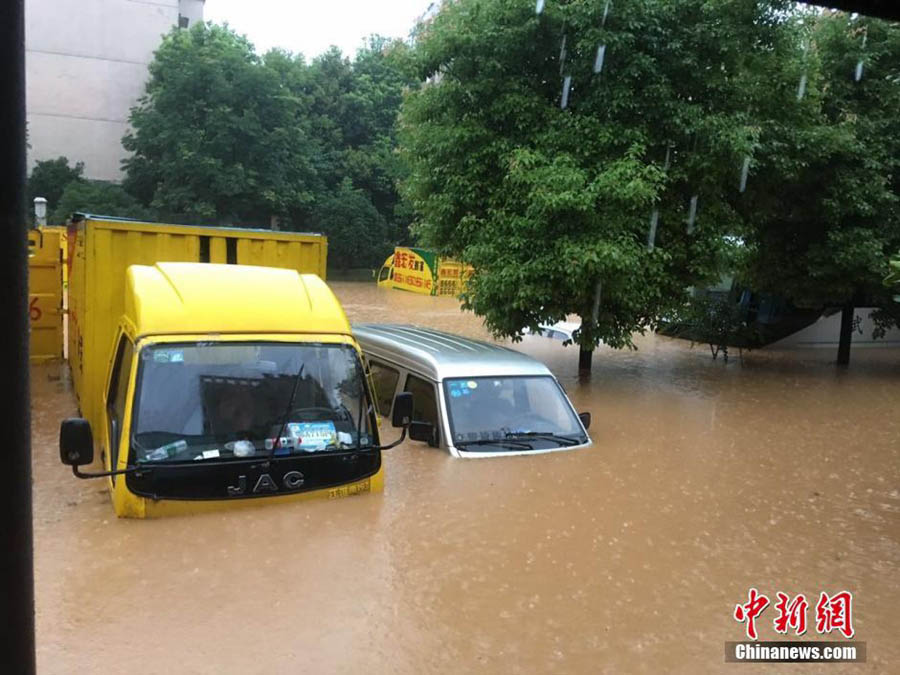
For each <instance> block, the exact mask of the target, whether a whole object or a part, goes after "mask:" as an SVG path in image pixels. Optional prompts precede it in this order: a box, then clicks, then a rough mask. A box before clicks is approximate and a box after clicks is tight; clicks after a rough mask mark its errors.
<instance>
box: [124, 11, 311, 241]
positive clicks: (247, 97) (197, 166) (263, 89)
mask: <svg viewBox="0 0 900 675" xmlns="http://www.w3.org/2000/svg"><path fill="white" fill-rule="evenodd" d="M270 60H271V64H270V63H269V61H270ZM290 60H291V59H290V57H289V56H286V55H284V54H283V53H280V52H272V53H271V54H270V55H267V57H266V58H264V59H261V58H260V57H258V56H257V55H256V54H255V52H254V51H253V46H252V45H251V44H250V43H249V42H248V41H247V40H246V39H245V38H243V37H241V36H239V35H237V34H236V33H234V32H233V31H231V30H230V29H228V28H227V27H221V26H215V25H212V24H202V23H201V24H196V25H195V26H194V27H192V28H191V29H190V30H186V31H185V30H178V29H174V30H173V31H172V32H171V33H169V35H167V36H166V37H165V38H164V40H163V42H162V45H161V46H160V47H159V49H158V50H157V52H156V55H155V57H154V60H153V63H151V65H150V79H149V81H148V83H147V90H146V94H145V95H144V96H143V97H142V99H141V101H140V103H139V105H138V106H136V107H135V108H134V109H133V110H132V113H131V118H130V120H131V125H132V127H133V131H132V132H131V133H129V134H128V135H127V136H125V138H124V139H123V145H124V146H125V148H126V149H127V150H129V151H131V152H132V153H133V155H132V156H131V157H130V158H129V159H127V160H125V163H124V164H125V169H126V171H127V179H126V183H125V184H126V187H127V188H128V189H129V191H131V192H132V193H133V194H135V195H137V196H138V198H139V199H140V200H141V201H142V202H144V203H147V204H150V205H151V206H152V207H153V208H154V209H156V210H157V211H159V212H160V214H161V215H163V217H166V218H172V219H183V220H190V221H197V222H214V223H217V224H235V225H252V226H257V227H260V226H263V227H266V226H268V224H269V222H270V219H271V217H273V216H276V217H279V218H282V219H286V220H290V219H291V217H292V216H293V215H294V214H295V213H296V211H297V210H298V209H301V208H303V207H304V206H306V205H308V204H310V203H311V202H312V201H313V196H312V193H311V192H310V187H311V186H312V184H313V183H314V181H315V171H314V168H313V159H312V158H313V156H314V154H315V152H316V143H315V142H314V139H313V138H311V137H310V135H309V134H308V133H307V126H308V125H307V122H306V106H305V105H304V101H303V100H302V99H301V98H298V97H297V95H296V94H295V92H293V91H292V90H291V88H290V87H289V86H288V84H289V81H288V80H289V77H290V69H289V68H286V67H285V66H286V61H288V62H289V61H290Z"/></svg>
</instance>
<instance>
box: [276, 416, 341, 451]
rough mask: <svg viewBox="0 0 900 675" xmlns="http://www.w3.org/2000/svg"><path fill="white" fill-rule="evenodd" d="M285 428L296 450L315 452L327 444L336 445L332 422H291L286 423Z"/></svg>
mask: <svg viewBox="0 0 900 675" xmlns="http://www.w3.org/2000/svg"><path fill="white" fill-rule="evenodd" d="M287 429H288V435H289V436H290V437H291V439H292V441H293V442H292V445H293V446H294V447H295V448H296V449H297V450H306V451H307V452H315V451H316V450H324V449H325V448H327V447H328V446H329V445H337V431H336V430H335V428H334V422H293V423H291V424H288V425H287Z"/></svg>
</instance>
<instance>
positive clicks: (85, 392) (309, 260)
mask: <svg viewBox="0 0 900 675" xmlns="http://www.w3.org/2000/svg"><path fill="white" fill-rule="evenodd" d="M74 221H75V222H73V224H72V226H71V227H70V228H69V237H74V238H75V243H74V247H72V248H71V249H70V250H71V251H72V258H73V259H72V261H71V264H70V275H71V278H70V280H69V304H68V314H69V336H68V337H69V365H70V367H71V370H72V381H73V383H74V385H75V394H76V396H77V397H78V406H79V408H80V409H81V414H82V415H83V416H84V417H85V418H86V419H87V420H88V421H90V422H91V424H96V423H97V415H98V402H99V401H100V400H101V398H100V395H101V393H102V391H103V386H104V384H105V381H104V378H105V376H106V372H107V366H108V363H109V358H110V351H111V349H112V341H113V338H114V337H115V335H114V333H115V327H116V324H117V323H118V321H119V317H120V316H121V315H122V311H123V310H124V302H125V271H126V270H127V269H128V267H129V266H130V265H153V264H155V263H157V262H204V263H226V264H240V265H261V266H266V267H280V268H285V269H292V270H297V271H298V272H300V273H302V274H316V275H318V276H319V277H320V278H322V279H324V278H325V263H326V260H327V257H328V240H327V239H326V238H325V237H324V236H323V235H320V234H299V233H293V232H276V231H271V230H249V229H240V228H226V227H202V226H185V225H163V224H159V223H143V222H136V221H128V220H116V219H111V218H97V217H92V216H84V217H81V216H76V218H75V219H74ZM288 310H289V308H285V311H288Z"/></svg>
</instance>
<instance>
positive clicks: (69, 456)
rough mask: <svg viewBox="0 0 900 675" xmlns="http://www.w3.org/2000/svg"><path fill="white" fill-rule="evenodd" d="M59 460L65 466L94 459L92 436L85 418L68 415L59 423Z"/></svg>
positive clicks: (82, 464)
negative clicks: (68, 416)
mask: <svg viewBox="0 0 900 675" xmlns="http://www.w3.org/2000/svg"><path fill="white" fill-rule="evenodd" d="M59 460H60V461H61V462H62V463H63V464H65V465H66V466H84V465H85V464H90V463H91V462H93V461H94V436H93V434H92V433H91V423H90V422H88V421H87V420H86V419H82V418H81V417H70V418H68V419H65V420H63V422H62V424H60V425H59Z"/></svg>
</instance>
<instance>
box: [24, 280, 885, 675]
mask: <svg viewBox="0 0 900 675" xmlns="http://www.w3.org/2000/svg"><path fill="white" fill-rule="evenodd" d="M332 286H333V288H334V290H335V292H336V293H337V295H338V297H339V299H340V300H341V302H342V303H343V304H344V308H345V310H346V312H347V314H348V316H349V317H350V319H351V321H378V322H402V323H416V324H419V325H423V326H429V327H434V328H439V329H443V330H449V331H454V332H457V333H462V334H466V335H469V336H471V337H482V338H484V337H487V333H486V332H485V330H484V329H483V327H482V326H481V322H480V320H479V319H477V318H476V317H474V316H473V315H471V314H468V313H465V314H463V313H461V312H460V311H459V310H458V307H457V304H456V302H455V301H454V300H452V299H448V298H430V297H425V296H416V295H411V294H407V293H403V292H400V291H390V290H384V289H377V288H376V287H375V284H374V283H371V284H352V283H340V282H339V283H335V284H333V285H332ZM638 345H639V347H640V349H639V350H638V351H636V352H626V351H621V352H620V351H614V350H611V349H606V348H601V349H600V350H598V351H597V353H596V354H595V356H594V371H593V374H592V376H591V377H590V379H587V380H579V378H578V373H577V362H578V354H577V352H576V351H575V349H574V348H571V347H570V348H564V347H562V345H561V343H560V342H558V341H554V340H549V339H545V338H538V337H529V338H526V339H525V341H524V342H522V343H520V344H519V345H518V346H516V347H515V348H517V349H521V350H522V351H525V352H527V353H529V354H531V355H532V356H535V357H537V358H539V359H541V360H542V361H544V362H545V363H547V364H548V365H549V366H550V368H551V369H552V370H553V372H554V373H555V374H556V375H557V377H558V378H559V380H560V382H561V383H562V385H563V386H564V387H565V389H566V390H567V392H568V393H569V396H570V397H571V399H572V401H573V403H574V405H575V408H576V410H578V411H590V412H591V413H592V415H593V422H592V427H591V429H590V433H591V435H592V437H593V440H594V447H593V448H591V449H589V450H586V451H576V452H569V453H566V452H562V453H551V454H546V455H538V456H534V457H511V458H499V459H494V460H484V461H477V460H459V459H453V458H451V457H450V456H449V455H448V454H446V453H444V452H442V451H439V450H436V449H432V448H429V447H427V446H426V445H425V444H422V443H406V444H404V445H402V446H400V447H398V448H396V449H394V450H391V451H388V452H386V453H385V454H384V462H385V467H386V474H385V490H384V493H383V494H372V495H365V496H361V497H353V498H348V499H341V500H335V501H317V502H310V503H307V504H294V505H288V506H262V507H250V508H246V509H242V510H236V511H230V512H224V513H222V514H211V515H202V516H194V517H184V518H170V519H160V520H147V521H139V520H120V519H117V518H116V517H115V515H114V513H113V509H112V506H111V504H110V501H109V497H108V496H107V491H106V488H105V484H104V483H101V482H100V481H79V480H76V479H75V478H73V477H72V474H71V472H70V471H69V470H68V469H67V468H65V467H63V466H62V465H61V464H60V463H59V459H58V450H57V438H58V432H59V421H60V420H61V419H62V418H64V417H67V416H71V415H74V414H76V406H75V401H74V396H73V394H72V392H71V387H70V384H69V381H68V377H67V375H66V374H65V368H64V367H63V366H60V365H51V366H40V367H37V366H36V367H33V368H32V378H33V381H32V395H33V407H32V424H33V447H34V480H35V485H34V521H35V566H36V569H35V584H36V602H37V648H38V652H37V658H38V669H39V672H41V673H45V674H49V673H87V672H91V673H113V672H117V673H123V672H129V671H131V672H139V673H165V674H167V675H172V674H174V673H206V672H218V673H350V672H367V673H409V674H410V675H412V674H417V673H428V672H443V673H450V672H454V673H456V672H473V671H474V672H488V673H545V672H549V673H595V672H603V673H606V672H609V673H619V672H648V673H651V672H652V673H656V672H679V673H698V672H710V673H719V672H730V671H731V670H735V671H737V670H741V668H742V667H741V666H732V665H730V664H725V663H724V658H723V654H724V652H723V649H724V647H723V643H724V642H725V641H734V640H741V639H742V638H743V637H744V626H743V625H741V624H738V623H737V622H735V620H734V619H733V618H732V613H733V611H734V607H735V604H737V603H745V602H747V592H748V589H749V588H750V587H756V588H758V589H759V590H760V592H763V593H765V594H766V595H768V596H769V597H770V598H771V599H772V606H770V607H769V608H768V609H767V610H766V612H765V613H764V614H763V615H762V617H761V618H760V619H759V621H758V623H757V626H758V628H759V630H760V639H763V640H775V639H778V638H779V636H777V634H776V633H775V632H774V631H773V628H772V619H773V618H774V616H775V612H774V603H775V594H776V592H778V591H783V592H785V593H787V594H788V595H791V596H794V595H796V594H798V593H801V592H802V593H804V594H805V595H806V597H807V599H809V601H810V605H811V607H810V614H809V619H810V630H809V631H808V633H807V634H806V636H805V638H806V639H815V638H816V637H818V636H817V635H816V633H815V626H814V624H815V611H814V605H815V601H816V599H818V596H819V593H820V592H822V591H826V592H828V593H834V592H838V591H841V590H845V589H846V590H849V591H852V593H853V597H854V604H853V624H854V627H855V629H856V633H857V635H856V638H855V639H857V640H860V641H864V642H866V643H867V647H868V661H867V663H866V664H864V665H856V664H840V665H831V666H829V667H828V669H827V670H828V672H830V673H831V672H833V673H839V672H854V673H855V672H878V673H882V672H897V669H898V668H900V665H898V664H900V641H898V639H897V633H898V630H900V618H898V615H897V612H896V607H897V606H898V604H900V574H898V572H900V414H898V413H900V353H898V351H897V350H893V349H868V350H864V349H858V350H856V351H854V353H853V355H852V362H851V366H850V368H849V369H848V370H847V371H845V372H841V371H838V370H837V369H836V368H835V366H834V365H833V364H832V363H831V361H832V359H833V358H834V353H833V352H832V350H802V351H797V352H793V353H792V352H782V353H768V352H762V351H760V352H752V353H749V354H745V357H744V363H743V365H742V364H741V363H740V362H738V360H737V359H733V360H732V361H731V362H729V363H728V364H723V363H722V361H721V360H718V361H713V360H712V359H711V358H710V354H709V350H708V349H707V348H705V347H704V346H698V347H695V348H694V349H691V348H690V346H689V343H687V342H683V341H678V340H672V339H668V338H661V337H656V336H646V337H642V338H640V339H638ZM839 638H840V636H839V634H837V633H834V634H832V635H830V636H825V637H824V639H833V640H837V639H839ZM784 639H792V638H791V637H787V638H784ZM753 669H754V672H775V671H776V670H777V671H778V672H784V671H787V672H811V671H810V669H809V668H808V667H804V666H803V665H799V666H798V665H794V666H785V665H781V666H778V665H757V666H755V667H754V668H753Z"/></svg>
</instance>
